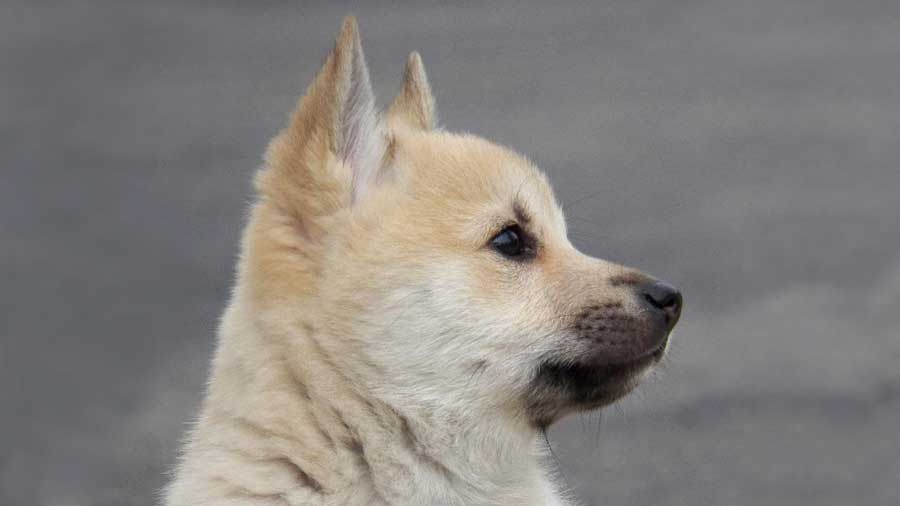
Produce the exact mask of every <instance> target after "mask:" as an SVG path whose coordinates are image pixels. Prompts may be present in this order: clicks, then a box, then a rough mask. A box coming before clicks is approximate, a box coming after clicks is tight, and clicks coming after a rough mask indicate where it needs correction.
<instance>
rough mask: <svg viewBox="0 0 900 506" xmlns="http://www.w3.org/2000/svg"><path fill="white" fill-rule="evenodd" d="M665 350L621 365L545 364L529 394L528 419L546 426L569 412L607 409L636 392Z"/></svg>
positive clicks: (538, 424) (536, 376) (540, 368)
mask: <svg viewBox="0 0 900 506" xmlns="http://www.w3.org/2000/svg"><path fill="white" fill-rule="evenodd" d="M664 353H665V348H660V349H659V350H656V351H654V352H652V353H649V354H647V355H644V356H641V357H637V358H635V359H633V360H629V361H625V362H621V363H612V364H609V363H586V362H570V363H559V362H545V363H542V364H541V365H540V366H539V367H538V371H537V374H536V375H535V378H534V380H533V381H532V385H531V387H532V389H531V391H530V392H529V395H528V397H529V401H528V410H529V416H530V418H531V419H532V421H533V422H534V424H535V425H537V426H540V427H546V426H548V425H550V424H551V423H553V422H554V421H556V420H558V419H559V418H560V417H562V416H565V415H566V414H568V413H572V412H579V411H590V410H594V409H599V408H602V407H603V406H607V405H609V404H611V403H613V402H615V401H617V400H619V399H621V398H622V397H624V396H625V395H627V394H628V393H629V392H631V391H632V390H634V388H635V387H636V386H637V384H638V383H639V382H640V379H641V377H643V374H644V373H645V372H646V371H648V370H649V369H650V368H651V367H653V366H654V365H655V364H656V363H657V362H659V361H660V360H661V359H662V356H663V354H664Z"/></svg>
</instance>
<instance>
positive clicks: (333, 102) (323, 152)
mask: <svg viewBox="0 0 900 506" xmlns="http://www.w3.org/2000/svg"><path fill="white" fill-rule="evenodd" d="M386 145H387V142H386V138H385V134H384V131H383V128H382V123H381V121H380V118H379V114H378V111H377V110H376V107H375V96H374V93H373V92H372V85H371V83H370V82H369V70H368V68H367V67H366V62H365V57H364V55H363V50H362V44H361V42H360V38H359V31H358V30H357V25H356V19H354V18H353V17H352V16H348V17H346V18H345V19H344V22H343V26H342V28H341V33H340V35H339V36H338V38H337V40H336V42H335V45H334V49H333V50H332V52H331V54H330V55H329V56H328V59H327V60H326V61H325V64H324V65H323V66H322V69H321V70H320V71H319V74H318V75H317V76H316V78H315V80H314V81H313V83H312V84H311V85H310V86H309V88H308V89H307V91H306V94H305V95H304V96H303V97H302V98H301V99H300V101H299V103H298V105H297V109H296V110H295V112H294V114H293V116H292V118H291V121H290V123H289V124H288V126H287V127H286V128H285V129H284V130H282V131H281V133H280V134H279V135H278V136H277V137H276V138H275V139H274V140H273V141H272V144H271V145H270V146H269V150H268V152H267V155H266V161H267V165H268V167H267V168H266V170H264V171H263V172H262V173H261V174H260V175H259V178H258V179H257V186H258V188H259V189H260V192H261V193H262V194H263V195H265V196H267V197H270V198H274V199H276V201H277V202H278V204H279V206H280V207H282V208H287V209H291V210H292V211H293V212H292V214H295V215H298V216H300V217H302V218H304V219H306V220H310V219H314V218H315V217H316V216H321V215H325V214H330V213H333V212H335V211H336V210H338V209H340V208H343V207H347V206H349V205H351V204H352V203H353V202H356V201H358V200H359V199H360V198H361V197H362V196H363V195H364V194H365V192H366V191H367V190H368V189H369V188H370V187H371V186H372V184H374V182H375V181H377V179H378V177H379V173H380V171H381V169H382V164H383V162H384V158H385V152H386Z"/></svg>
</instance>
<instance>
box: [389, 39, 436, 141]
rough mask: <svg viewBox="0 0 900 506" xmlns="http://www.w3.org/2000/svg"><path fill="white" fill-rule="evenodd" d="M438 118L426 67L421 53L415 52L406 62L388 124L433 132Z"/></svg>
mask: <svg viewBox="0 0 900 506" xmlns="http://www.w3.org/2000/svg"><path fill="white" fill-rule="evenodd" d="M436 116H437V113H436V111H435V108H434V97H433V96H432V95H431V86H430V85H429V84H428V76H427V75H426V74H425V66H424V65H422V58H421V57H420V56H419V53H417V52H415V51H413V52H412V54H410V55H409V59H408V60H407V61H406V69H405V70H404V72H403V85H402V88H401V89H400V94H399V95H397V98H396V99H394V103H393V104H392V105H391V108H390V109H388V114H387V121H388V124H389V125H396V124H397V123H401V124H404V125H406V126H409V127H412V128H416V129H420V130H431V129H432V128H434V124H435V120H436Z"/></svg>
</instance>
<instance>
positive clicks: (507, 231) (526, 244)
mask: <svg viewBox="0 0 900 506" xmlns="http://www.w3.org/2000/svg"><path fill="white" fill-rule="evenodd" d="M530 243H531V241H530V239H529V237H528V235H527V234H526V233H525V232H524V231H523V230H522V228H521V227H519V225H516V224H513V225H508V226H506V227H504V228H503V230H501V231H500V232H499V233H498V234H497V235H495V236H494V238H493V239H491V243H490V246H491V248H493V250H494V251H496V252H498V253H500V254H501V255H503V256H505V257H507V258H510V259H514V260H523V259H525V258H527V257H530V256H532V255H533V253H534V249H533V247H532V245H531V244H530Z"/></svg>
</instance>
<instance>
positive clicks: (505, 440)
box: [169, 213, 561, 506]
mask: <svg viewBox="0 0 900 506" xmlns="http://www.w3.org/2000/svg"><path fill="white" fill-rule="evenodd" d="M256 214H257V218H256V219H254V220H253V221H256V222H258V221H259V215H260V214H264V213H256ZM255 228H256V227H254V223H253V222H251V226H250V227H248V234H247V235H248V238H247V239H245V253H244V255H243V259H242V261H241V267H240V269H239V272H240V275H239V281H238V284H237V287H236V289H235V292H234V295H233V298H232V301H231V304H230V305H229V308H228V310H227V311H226V313H225V315H224V317H223V320H222V324H221V328H220V333H219V343H218V349H217V352H216V356H215V359H214V362H213V371H212V375H211V379H210V384H209V387H208V392H207V397H206V400H205V402H204V406H203V410H202V413H201V417H200V419H199V421H198V423H197V426H196V427H195V429H194V431H193V433H192V435H191V438H190V441H189V443H188V446H187V451H186V455H185V459H184V461H183V462H182V469H181V470H180V472H179V477H180V478H181V479H180V480H178V481H176V482H175V483H174V484H173V487H172V489H171V490H170V494H169V504H170V505H173V506H174V505H180V504H192V505H205V504H209V505H212V504H215V505H220V504H232V503H233V504H242V505H257V504H258V505H276V504H277V505H300V504H303V505H312V504H318V505H332V504H334V505H337V504H367V505H368V504H460V505H462V504H485V505H488V504H497V505H500V504H504V505H508V504H522V505H529V504H535V505H537V504H541V505H548V504H560V503H561V501H560V500H559V499H557V498H556V495H555V492H554V491H553V489H552V487H551V486H550V484H549V481H548V480H547V479H546V478H545V477H544V474H543V471H542V469H541V466H540V461H541V459H542V457H543V450H542V449H541V445H540V442H542V441H541V439H540V438H539V433H538V432H537V431H536V430H535V429H534V428H532V427H530V426H529V425H528V424H526V423H524V422H522V423H520V422H516V421H513V420H507V419H504V418H503V417H500V416H498V415H497V414H496V413H477V414H476V413H473V412H472V411H471V410H468V411H461V410H453V409H452V408H448V409H447V410H443V411H440V412H436V411H434V410H431V409H424V408H421V409H416V408H410V407H409V406H408V405H407V406H406V407H403V408H401V407H400V406H397V405H393V403H391V402H389V401H386V400H384V399H381V398H379V397H378V396H377V395H376V394H375V392H374V391H373V388H371V384H372V380H373V379H374V378H376V377H377V374H378V371H377V370H372V368H371V366H368V367H367V366H366V365H365V364H362V363H356V362H354V358H353V357H352V356H348V355H346V354H344V355H341V354H337V353H335V352H334V351H332V350H331V349H330V343H332V342H334V340H335V339H336V338H337V337H338V336H334V335H331V334H330V332H331V331H330V330H329V329H326V328H324V326H323V325H320V324H319V322H318V321H317V320H316V318H315V316H314V315H316V314H320V310H319V308H316V307H315V300H314V298H311V299H309V300H308V302H309V304H308V305H306V306H301V307H298V308H296V311H293V312H291V316H289V317H285V316H284V315H283V314H279V313H275V312H273V311H270V310H268V309H267V307H268V306H267V304H265V303H264V302H263V303H261V302H260V301H259V300H258V297H257V295H258V291H259V290H260V289H264V285H266V283H267V282H266V281H264V280H261V279H259V277H258V275H257V273H255V272H254V268H253V265H252V264H251V263H250V262H249V259H258V258H259V256H260V252H259V251H256V252H254V251H246V249H247V245H248V244H250V243H252V236H253V233H254V232H253V231H254V229H255ZM273 282H274V281H273ZM297 329H302V330H301V331H300V332H299V333H298V331H297ZM340 337H341V338H347V336H340ZM366 375H373V376H369V377H368V378H365V376H366Z"/></svg>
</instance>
